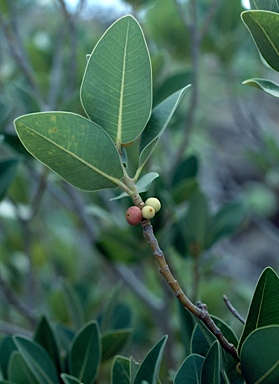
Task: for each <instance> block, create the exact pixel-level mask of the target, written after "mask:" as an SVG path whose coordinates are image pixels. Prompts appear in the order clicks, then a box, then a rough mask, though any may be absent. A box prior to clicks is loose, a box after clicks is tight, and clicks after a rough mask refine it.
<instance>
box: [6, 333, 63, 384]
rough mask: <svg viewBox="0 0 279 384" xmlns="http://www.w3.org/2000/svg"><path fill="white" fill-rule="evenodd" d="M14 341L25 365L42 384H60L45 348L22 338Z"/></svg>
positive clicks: (18, 337) (15, 338)
mask: <svg viewBox="0 0 279 384" xmlns="http://www.w3.org/2000/svg"><path fill="white" fill-rule="evenodd" d="M13 339H14V342H15V344H16V346H17V348H18V351H19V352H20V354H21V356H22V357H23V359H24V361H25V363H26V364H27V365H28V367H29V369H30V370H31V371H32V373H33V374H34V376H35V377H36V378H37V379H38V381H39V383H40V384H59V378H58V375H57V372H56V369H55V366H54V363H53V361H52V360H51V358H50V357H49V355H48V353H47V352H46V351H45V350H44V348H42V347H41V346H40V345H39V344H38V343H35V342H34V341H31V340H29V339H27V338H25V337H22V336H14V337H13Z"/></svg>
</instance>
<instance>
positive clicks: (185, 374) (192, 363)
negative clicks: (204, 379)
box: [173, 354, 204, 384]
mask: <svg viewBox="0 0 279 384" xmlns="http://www.w3.org/2000/svg"><path fill="white" fill-rule="evenodd" d="M203 362H204V357H202V356H200V355H197V354H192V355H190V356H188V357H187V358H186V359H185V360H184V361H183V363H182V364H181V366H180V367H179V368H178V371H177V373H176V375H175V378H174V382H173V384H185V383H187V384H200V378H201V369H202V364H203Z"/></svg>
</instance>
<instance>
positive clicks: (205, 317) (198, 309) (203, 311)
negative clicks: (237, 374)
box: [141, 220, 239, 361]
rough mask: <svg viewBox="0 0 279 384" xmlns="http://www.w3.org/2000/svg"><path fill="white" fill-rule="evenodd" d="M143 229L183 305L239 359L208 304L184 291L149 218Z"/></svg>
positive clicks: (158, 261)
mask: <svg viewBox="0 0 279 384" xmlns="http://www.w3.org/2000/svg"><path fill="white" fill-rule="evenodd" d="M141 224H142V229H143V235H144V237H145V239H146V240H147V242H148V243H149V245H150V248H151V249H152V252H153V254H154V256H155V258H156V260H157V263H158V264H159V267H160V269H159V271H160V273H161V274H162V275H163V276H164V278H165V280H166V282H167V283H168V285H169V286H170V288H171V289H172V291H173V292H174V294H175V296H176V297H177V298H178V300H179V301H180V302H181V303H182V305H183V306H184V307H185V308H186V309H188V311H190V312H191V313H192V314H193V315H195V316H196V317H197V318H199V319H200V320H201V321H202V322H203V323H204V324H205V326H206V327H207V328H208V329H209V330H210V331H211V332H212V333H213V335H215V337H216V338H217V339H218V340H219V342H220V344H221V346H222V347H223V348H224V349H225V350H226V351H227V352H228V353H229V354H230V355H231V356H233V358H234V359H235V360H236V361H239V357H238V355H237V350H236V348H235V346H234V345H233V344H232V343H230V342H229V341H228V340H227V339H226V338H225V337H224V335H223V334H222V332H221V330H220V329H219V328H218V327H217V326H216V324H215V323H214V321H213V320H212V318H211V317H210V315H209V313H208V310H207V306H206V304H203V303H201V302H198V303H197V305H194V304H193V303H192V302H191V300H189V299H188V297H187V296H186V295H185V293H184V292H183V291H182V289H181V287H180V285H179V283H178V281H177V280H175V278H174V276H173V275H172V273H171V271H170V268H169V266H168V264H167V262H166V260H165V256H164V253H163V251H162V250H161V249H160V247H159V244H158V241H157V239H156V237H155V235H154V232H153V228H152V225H151V224H150V221H149V220H143V221H142V223H141Z"/></svg>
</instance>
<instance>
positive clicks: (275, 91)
mask: <svg viewBox="0 0 279 384" xmlns="http://www.w3.org/2000/svg"><path fill="white" fill-rule="evenodd" d="M242 84H245V85H246V84H247V85H250V86H251V87H255V88H258V89H261V90H262V91H265V92H266V93H269V94H270V95H272V96H275V97H279V85H278V84H276V83H275V82H274V81H271V80H265V79H248V80H245V81H243V83H242Z"/></svg>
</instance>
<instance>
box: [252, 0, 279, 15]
mask: <svg viewBox="0 0 279 384" xmlns="http://www.w3.org/2000/svg"><path fill="white" fill-rule="evenodd" d="M250 8H251V9H259V10H266V11H272V12H279V6H278V1H277V0H250Z"/></svg>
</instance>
